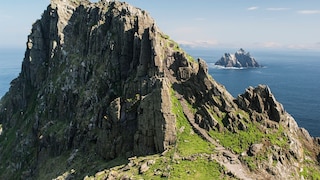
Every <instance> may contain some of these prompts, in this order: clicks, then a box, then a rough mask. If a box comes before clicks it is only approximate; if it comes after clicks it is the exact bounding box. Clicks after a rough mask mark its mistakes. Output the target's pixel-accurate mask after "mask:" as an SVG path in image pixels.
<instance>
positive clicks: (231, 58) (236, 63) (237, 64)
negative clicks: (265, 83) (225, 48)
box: [215, 48, 261, 68]
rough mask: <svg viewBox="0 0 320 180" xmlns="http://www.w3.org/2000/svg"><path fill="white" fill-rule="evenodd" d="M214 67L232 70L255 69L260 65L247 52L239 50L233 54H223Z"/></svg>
mask: <svg viewBox="0 0 320 180" xmlns="http://www.w3.org/2000/svg"><path fill="white" fill-rule="evenodd" d="M215 65H217V66H223V67H234V68H257V67H261V66H260V64H259V63H258V62H257V61H256V60H255V58H253V57H251V55H250V53H249V52H246V51H245V50H243V49H242V48H240V49H239V50H238V51H237V52H236V53H235V54H230V53H225V54H224V55H223V56H222V57H221V58H220V60H218V61H217V62H216V63H215Z"/></svg>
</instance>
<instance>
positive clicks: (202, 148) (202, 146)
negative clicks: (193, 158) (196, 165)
mask: <svg viewBox="0 0 320 180" xmlns="http://www.w3.org/2000/svg"><path fill="white" fill-rule="evenodd" d="M171 100H172V112H173V113H174V114H175V115H176V118H177V130H178V138H177V144H178V145H177V151H178V152H179V153H180V154H181V155H182V156H189V155H192V154H195V153H212V152H213V150H214V145H212V144H211V143H209V142H207V141H205V140H203V139H202V138H201V137H200V136H198V135H197V134H196V133H195V132H194V131H193V129H192V127H191V125H190V124H189V122H188V120H187V118H186V117H185V115H184V113H183V109H182V106H181V104H180V102H179V100H178V99H177V98H176V97H175V95H174V92H173V91H172V93H171Z"/></svg>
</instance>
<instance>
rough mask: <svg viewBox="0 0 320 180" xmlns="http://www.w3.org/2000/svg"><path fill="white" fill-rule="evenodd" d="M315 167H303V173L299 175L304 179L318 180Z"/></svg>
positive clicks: (318, 174) (319, 176)
mask: <svg viewBox="0 0 320 180" xmlns="http://www.w3.org/2000/svg"><path fill="white" fill-rule="evenodd" d="M314 166H315V165H312V166H308V165H306V166H304V167H303V171H302V172H301V173H300V175H302V176H303V177H304V179H320V172H319V169H316V168H314Z"/></svg>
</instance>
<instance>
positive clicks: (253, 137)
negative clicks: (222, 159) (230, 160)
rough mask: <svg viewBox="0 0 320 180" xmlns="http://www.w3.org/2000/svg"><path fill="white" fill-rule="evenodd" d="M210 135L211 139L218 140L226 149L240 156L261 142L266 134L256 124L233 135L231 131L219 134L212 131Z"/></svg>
mask: <svg viewBox="0 0 320 180" xmlns="http://www.w3.org/2000/svg"><path fill="white" fill-rule="evenodd" d="M209 134H210V136H211V137H213V138H215V139H218V140H219V141H220V143H221V144H222V145H223V146H224V147H227V148H229V149H231V150H233V151H234V152H235V153H238V154H239V153H242V152H244V151H246V150H248V148H249V147H250V145H252V144H254V143H259V142H261V140H262V138H263V137H264V134H263V133H262V132H261V131H260V130H259V129H258V128H257V127H256V125H255V124H254V123H251V124H248V125H247V130H246V131H239V132H237V133H232V132H230V131H224V132H217V131H213V130H212V131H210V132H209Z"/></svg>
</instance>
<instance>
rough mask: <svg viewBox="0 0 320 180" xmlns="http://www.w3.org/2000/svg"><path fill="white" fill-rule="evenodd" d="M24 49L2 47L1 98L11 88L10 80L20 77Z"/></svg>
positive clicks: (0, 52)
mask: <svg viewBox="0 0 320 180" xmlns="http://www.w3.org/2000/svg"><path fill="white" fill-rule="evenodd" d="M23 57H24V49H0V98H1V97H2V96H3V95H4V94H5V93H6V92H7V91H8V90H9V87H10V82H11V81H12V80H13V79H14V78H16V77H18V75H19V73H20V71H21V64H22V60H23Z"/></svg>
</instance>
